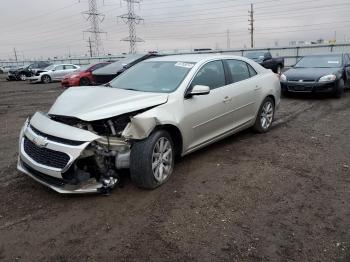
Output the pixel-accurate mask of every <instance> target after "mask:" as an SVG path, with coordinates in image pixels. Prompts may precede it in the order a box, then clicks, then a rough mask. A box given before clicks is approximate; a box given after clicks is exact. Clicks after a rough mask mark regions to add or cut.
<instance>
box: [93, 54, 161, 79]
mask: <svg viewBox="0 0 350 262" xmlns="http://www.w3.org/2000/svg"><path fill="white" fill-rule="evenodd" d="M156 56H157V54H154V53H148V54H133V55H126V57H125V58H122V59H120V60H118V61H116V62H114V63H111V64H110V65H108V66H105V67H103V68H100V69H97V70H95V71H94V72H93V73H92V75H93V80H94V83H95V84H96V85H103V84H106V83H108V82H109V81H111V80H112V79H113V78H115V77H116V76H118V75H120V74H121V73H123V72H124V71H125V70H126V69H128V68H130V67H132V66H134V65H136V64H137V63H139V62H141V61H143V60H146V59H149V58H152V57H156Z"/></svg>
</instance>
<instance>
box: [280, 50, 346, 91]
mask: <svg viewBox="0 0 350 262" xmlns="http://www.w3.org/2000/svg"><path fill="white" fill-rule="evenodd" d="M280 80H281V88H282V92H283V94H284V95H288V93H290V92H293V93H295V92H302V93H306V92H308V93H316V92H322V93H324V92H327V93H330V94H332V95H333V96H335V97H337V98H340V97H341V96H342V94H343V92H344V89H345V88H349V87H350V57H349V54H323V55H311V56H304V57H303V58H301V59H300V60H299V62H298V63H296V64H295V65H294V66H293V67H292V68H291V69H289V70H287V71H286V72H284V73H283V74H282V75H281V77H280Z"/></svg>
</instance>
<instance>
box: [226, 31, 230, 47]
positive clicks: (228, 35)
mask: <svg viewBox="0 0 350 262" xmlns="http://www.w3.org/2000/svg"><path fill="white" fill-rule="evenodd" d="M226 37H227V49H230V48H231V39H230V30H229V29H227V34H226Z"/></svg>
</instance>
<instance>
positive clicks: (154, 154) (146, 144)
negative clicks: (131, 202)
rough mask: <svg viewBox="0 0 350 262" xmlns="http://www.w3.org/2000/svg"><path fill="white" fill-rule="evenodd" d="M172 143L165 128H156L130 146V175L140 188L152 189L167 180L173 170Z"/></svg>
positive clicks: (173, 153)
mask: <svg viewBox="0 0 350 262" xmlns="http://www.w3.org/2000/svg"><path fill="white" fill-rule="evenodd" d="M174 157H175V151H174V143H173V141H172V139H171V137H170V135H169V133H168V132H167V131H165V130H156V131H155V132H153V133H152V134H151V135H150V136H149V137H148V138H146V139H144V140H141V141H137V142H135V144H134V145H133V146H132V148H131V154H130V177H131V180H132V181H133V182H134V183H135V184H136V185H137V186H138V187H141V188H145V189H154V188H156V187H158V186H160V185H162V184H164V183H165V182H166V181H168V179H169V177H170V176H171V174H172V172H173V170H174Z"/></svg>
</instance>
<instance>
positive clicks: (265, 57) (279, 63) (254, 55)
mask: <svg viewBox="0 0 350 262" xmlns="http://www.w3.org/2000/svg"><path fill="white" fill-rule="evenodd" d="M245 57H247V58H249V59H252V60H253V61H255V62H257V63H258V64H260V65H262V66H263V67H265V68H267V69H271V70H272V71H273V72H275V73H276V74H281V72H282V69H283V68H284V58H282V57H277V58H273V57H272V55H271V53H270V52H264V51H257V52H249V53H247V54H246V55H245Z"/></svg>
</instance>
